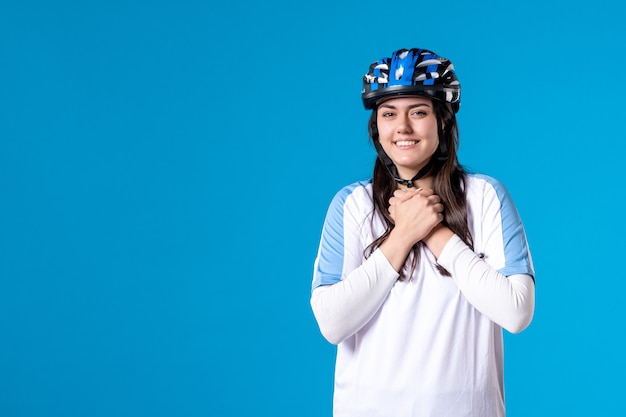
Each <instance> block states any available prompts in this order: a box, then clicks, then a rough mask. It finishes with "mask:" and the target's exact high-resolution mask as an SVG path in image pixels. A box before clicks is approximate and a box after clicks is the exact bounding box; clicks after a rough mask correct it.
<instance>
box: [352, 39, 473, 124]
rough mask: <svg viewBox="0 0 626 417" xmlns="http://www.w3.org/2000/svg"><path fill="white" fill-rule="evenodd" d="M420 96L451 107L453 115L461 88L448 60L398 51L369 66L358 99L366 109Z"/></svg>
mask: <svg viewBox="0 0 626 417" xmlns="http://www.w3.org/2000/svg"><path fill="white" fill-rule="evenodd" d="M406 95H421V96H426V97H430V98H432V99H435V100H440V101H443V102H446V103H450V104H451V105H452V109H453V110H454V112H455V113H456V112H457V111H458V110H459V106H460V104H461V84H460V83H459V80H458V79H457V78H456V74H455V72H454V66H453V65H452V62H450V61H449V60H448V59H446V58H443V57H440V56H439V55H437V54H436V53H434V52H432V51H429V50H426V49H418V48H412V49H400V50H397V51H395V52H393V54H392V55H391V58H381V59H379V60H378V61H376V62H374V63H372V64H371V65H370V68H369V71H368V73H367V74H365V76H364V77H363V91H362V92H361V98H362V99H363V105H364V106H365V108H366V109H368V110H371V109H374V108H375V107H376V103H378V102H379V101H380V100H381V99H385V98H390V97H393V96H406Z"/></svg>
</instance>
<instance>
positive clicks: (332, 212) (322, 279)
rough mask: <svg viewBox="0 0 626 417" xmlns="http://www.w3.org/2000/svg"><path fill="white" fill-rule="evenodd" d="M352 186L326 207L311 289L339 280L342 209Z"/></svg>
mask: <svg viewBox="0 0 626 417" xmlns="http://www.w3.org/2000/svg"><path fill="white" fill-rule="evenodd" d="M354 188H355V186H354V185H353V186H348V187H345V188H343V189H342V190H341V191H339V192H338V193H337V194H336V195H335V197H334V198H333V200H332V202H331V203H330V206H329V207H328V211H327V213H326V219H325V220H324V226H323V228H322V237H321V241H320V246H319V250H318V253H317V259H316V260H315V268H314V271H313V284H312V289H315V288H317V287H319V286H321V285H332V284H335V283H337V282H339V281H341V276H342V273H343V264H344V211H345V210H344V209H345V203H346V199H347V198H348V196H349V195H350V194H351V193H352V192H353V191H354Z"/></svg>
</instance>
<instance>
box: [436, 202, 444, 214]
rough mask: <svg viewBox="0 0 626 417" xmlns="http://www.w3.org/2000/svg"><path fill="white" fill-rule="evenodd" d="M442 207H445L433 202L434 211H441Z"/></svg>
mask: <svg viewBox="0 0 626 417" xmlns="http://www.w3.org/2000/svg"><path fill="white" fill-rule="evenodd" d="M444 209H445V207H444V206H443V204H441V203H437V204H433V210H435V213H443V211H444Z"/></svg>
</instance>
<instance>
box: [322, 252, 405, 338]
mask: <svg viewBox="0 0 626 417" xmlns="http://www.w3.org/2000/svg"><path fill="white" fill-rule="evenodd" d="M397 279H398V273H397V272H396V271H395V270H394V269H393V267H392V266H391V264H390V263H389V262H388V261H387V259H386V258H385V256H384V255H383V253H382V252H381V251H380V250H377V251H375V252H374V253H372V256H370V257H369V258H368V259H367V260H366V261H365V262H364V263H363V264H362V265H361V266H360V267H358V268H357V269H355V270H354V271H352V272H351V273H350V274H348V276H346V278H345V279H344V280H343V281H340V282H338V283H336V284H333V285H324V286H320V287H317V288H315V289H314V290H313V293H312V295H311V307H312V309H313V314H314V315H315V319H316V320H317V323H318V325H319V327H320V331H321V332H322V335H323V336H324V337H325V338H326V339H327V340H328V341H329V342H330V343H333V344H338V343H340V342H342V341H343V340H345V339H346V338H348V337H349V336H352V335H353V334H354V333H356V332H357V331H358V330H359V329H361V328H362V327H363V326H364V325H365V324H366V323H367V322H368V321H369V320H370V319H371V318H372V317H373V316H374V314H375V313H376V312H377V311H378V309H379V308H380V306H381V305H382V303H383V301H384V300H385V298H387V294H389V291H391V288H392V287H393V284H394V283H395V282H396V280H397Z"/></svg>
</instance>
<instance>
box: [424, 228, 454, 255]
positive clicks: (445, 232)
mask: <svg viewBox="0 0 626 417" xmlns="http://www.w3.org/2000/svg"><path fill="white" fill-rule="evenodd" d="M452 236H454V232H453V231H452V230H450V229H449V228H448V227H447V226H444V225H442V224H439V225H437V226H436V227H435V228H434V229H433V230H432V231H431V232H430V233H429V234H428V236H426V237H425V238H424V239H423V242H424V243H425V244H426V246H427V247H428V249H429V250H430V251H431V252H432V253H433V255H435V258H439V255H441V252H442V251H443V248H444V247H445V246H446V243H448V241H449V240H450V239H451V238H452Z"/></svg>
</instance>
